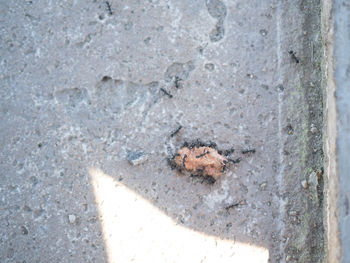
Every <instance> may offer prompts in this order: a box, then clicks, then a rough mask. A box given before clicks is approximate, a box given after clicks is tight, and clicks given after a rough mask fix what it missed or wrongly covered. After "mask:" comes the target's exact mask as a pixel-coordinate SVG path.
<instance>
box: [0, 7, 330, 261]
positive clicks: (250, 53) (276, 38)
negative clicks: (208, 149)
mask: <svg viewBox="0 0 350 263" xmlns="http://www.w3.org/2000/svg"><path fill="white" fill-rule="evenodd" d="M109 3H110V7H108V6H106V3H105V1H96V0H95V1H89V2H87V1H79V0H78V1H73V2H72V1H59V2H55V1H54V2H52V1H21V2H14V3H10V2H9V1H1V4H0V8H1V13H2V14H4V15H3V16H2V18H1V24H0V25H1V28H0V30H1V45H0V50H1V51H0V52H1V61H0V63H1V74H0V79H1V87H2V88H1V90H0V92H1V95H0V98H1V104H0V109H1V111H0V115H1V120H2V122H1V125H0V135H1V136H0V140H1V141H0V145H1V152H0V167H1V177H0V196H1V200H0V211H1V214H0V223H1V225H2V226H3V227H2V228H1V231H0V247H1V248H0V256H1V258H2V259H4V262H43V261H48V262H58V261H59V262H107V261H108V260H109V261H110V262H113V260H112V259H111V257H110V255H109V252H110V251H112V250H113V248H111V247H110V244H111V243H108V242H109V241H108V240H109V237H110V238H111V240H117V242H121V244H122V245H123V246H125V248H128V245H127V244H129V243H128V242H127V240H125V242H124V243H123V240H118V232H117V233H116V234H115V233H114V235H112V233H111V234H110V235H109V232H108V231H107V230H106V228H105V226H104V224H107V223H108V222H111V223H112V224H115V225H116V226H118V227H119V228H118V230H117V231H122V230H123V225H122V224H123V223H125V222H128V220H125V219H122V215H120V214H118V211H117V210H116V211H114V210H113V209H114V208H113V204H115V207H119V208H120V209H127V207H128V205H127V204H124V203H123V200H122V199H121V200H110V199H108V197H106V196H104V197H103V198H100V197H98V194H97V191H98V190H96V189H99V185H100V184H99V183H96V182H94V181H93V178H94V177H93V176H92V175H91V171H98V172H95V173H96V174H97V175H101V174H104V175H105V176H106V178H107V177H108V178H109V179H106V180H107V181H106V182H107V186H108V185H109V186H110V187H111V188H110V191H111V192H110V193H111V196H113V193H114V192H118V191H120V192H118V193H120V194H121V193H125V194H126V195H128V194H129V193H133V194H135V196H137V197H135V200H138V201H137V204H138V205H137V206H135V207H137V209H140V211H141V212H142V211H143V210H142V209H143V207H149V209H156V211H158V212H159V213H160V215H159V218H165V219H164V221H159V222H166V223H164V225H163V223H160V224H161V225H162V226H165V225H169V224H175V225H176V227H181V228H180V229H181V230H179V231H180V232H179V233H183V235H180V236H177V238H176V239H181V238H184V242H185V240H186V238H189V236H188V235H187V234H186V233H187V232H186V231H190V233H192V234H193V235H195V236H196V238H197V234H201V235H204V236H206V237H207V239H208V240H214V241H213V242H214V243H213V244H222V243H220V242H221V241H222V240H226V241H227V242H228V243H229V244H230V245H228V246H226V245H222V246H219V247H220V249H217V250H216V248H215V245H208V247H207V246H205V248H206V249H203V250H201V249H200V247H196V244H193V251H192V252H191V251H190V250H189V251H187V250H186V251H184V252H183V253H188V254H182V255H181V253H179V254H176V253H175V254H174V253H173V252H177V251H178V244H175V243H171V242H170V241H171V237H172V236H171V235H170V233H172V232H169V235H170V238H169V240H170V241H169V240H166V242H169V243H166V244H167V246H166V247H165V248H164V247H163V246H161V248H162V249H167V250H168V251H167V250H165V251H163V250H161V248H157V246H155V247H151V248H150V250H151V252H152V253H151V254H150V255H156V256H161V257H160V258H161V259H160V260H161V261H159V262H173V261H175V262H176V261H177V262H183V259H184V258H185V259H186V258H187V257H186V255H191V256H193V260H194V261H193V262H220V260H221V262H225V260H235V262H246V261H244V258H243V259H241V261H239V259H238V258H235V254H237V255H238V254H239V251H240V249H242V251H243V250H244V248H243V247H244V246H250V247H251V248H252V249H253V248H254V247H256V248H257V249H258V250H259V249H260V250H259V251H267V255H268V258H269V259H267V258H265V261H263V260H264V258H263V257H260V258H259V256H257V257H256V258H255V259H254V258H253V259H252V260H256V261H254V262H267V261H268V262H285V261H287V262H322V260H323V246H324V240H323V221H322V220H323V218H322V211H323V179H322V178H323V174H322V172H321V173H320V174H319V176H316V177H315V176H313V177H312V182H311V181H310V185H312V187H307V188H305V187H303V183H302V182H304V181H305V180H306V181H308V180H309V176H310V175H311V174H313V172H314V174H315V175H316V174H317V171H322V156H323V153H322V134H321V133H320V132H312V131H311V129H313V128H317V129H318V131H321V130H322V128H321V127H322V121H323V120H322V105H320V104H321V102H322V90H321V86H320V68H319V63H320V52H321V51H320V50H321V46H320V36H319V35H320V32H319V31H320V30H319V26H320V25H319V8H320V6H319V4H318V2H317V1H309V2H308V3H306V2H305V1H297V2H295V1H284V2H279V1H274V0H270V1H258V0H254V1H234V2H232V1H224V0H222V1H220V0H203V1H155V0H154V1H153V0H149V1H126V2H124V1H109ZM290 50H293V51H295V54H296V56H297V57H298V58H299V59H300V63H295V60H293V58H291V56H290V54H289V51H290ZM311 84H312V85H311ZM161 89H163V91H162V90H161ZM164 91H166V92H167V93H168V94H170V95H171V96H169V95H167V94H166V93H165V92H164ZM180 125H181V126H182V128H181V130H179V131H178V132H177V133H176V134H174V135H172V133H173V132H174V131H175V130H176V129H177V128H178V127H179V126H180ZM313 131H315V130H313ZM196 139H200V140H202V141H204V142H215V143H216V144H217V146H218V148H219V149H223V150H225V149H230V148H234V149H235V152H234V153H232V158H234V159H236V158H239V157H240V158H242V161H241V162H240V163H235V164H232V165H231V166H230V168H229V169H228V170H227V171H226V172H225V174H224V175H222V177H221V178H220V179H218V180H217V181H216V182H215V183H214V184H212V185H211V184H207V183H205V182H203V180H201V178H200V177H199V178H198V177H191V176H188V175H184V174H181V173H179V172H177V171H175V170H172V169H171V167H170V166H169V165H168V162H167V158H169V157H171V156H172V155H173V154H175V153H176V151H177V150H178V149H179V148H180V147H181V146H182V145H183V144H184V142H192V141H194V140H196ZM247 149H255V152H251V153H248V154H243V153H242V151H243V150H247ZM137 152H142V153H143V154H145V155H147V159H145V160H143V161H142V162H141V163H136V164H135V165H132V163H130V153H137ZM128 156H129V157H128ZM93 173H94V172H93ZM314 174H313V175H314ZM104 175H103V176H102V175H101V176H102V177H103V178H104ZM311 183H312V184H311ZM113 187H114V188H115V189H114V188H113ZM118 189H119V190H118ZM102 192H103V191H102ZM116 196H119V197H121V196H123V195H116ZM127 200H129V201H130V200H133V199H132V198H131V199H130V198H126V199H125V202H127ZM130 202H131V201H130ZM109 203H111V205H112V208H110V209H112V210H113V213H115V214H114V215H113V216H114V217H113V220H111V219H108V218H107V215H106V214H103V211H104V210H103V209H102V208H103V207H104V206H106V204H109ZM143 204H144V205H143ZM101 207H102V208H101ZM131 207H132V206H131ZM101 209H102V210H101ZM147 211H148V210H147ZM129 212H130V215H131V216H133V217H137V218H138V217H140V218H142V217H143V216H144V222H148V221H150V223H152V222H158V221H157V220H158V219H157V217H153V214H152V215H150V214H148V213H146V215H147V216H145V215H143V214H142V213H141V212H140V213H139V214H138V212H137V211H127V213H126V214H128V213H129ZM158 212H157V213H158ZM111 213H112V212H111ZM107 214H108V213H107ZM128 215H129V214H128ZM137 218H133V220H131V221H130V222H134V223H135V224H139V223H140V224H141V225H140V226H139V225H137V227H140V228H137V231H136V230H135V229H133V231H134V230H135V231H136V232H135V235H136V236H132V237H133V240H134V241H135V240H136V241H137V240H138V235H140V237H141V236H142V238H144V239H145V240H146V241H145V243H140V244H141V245H139V249H140V253H141V251H143V246H142V244H148V243H149V242H150V243H152V242H156V241H157V240H156V239H157V238H156V237H158V235H155V237H154V239H152V235H150V234H148V235H147V234H146V233H149V232H147V231H151V230H147V227H145V226H143V225H142V221H141V222H138V221H137V220H136V219H137ZM129 219H131V218H129ZM134 219H135V220H134ZM151 219H152V220H151ZM153 219H154V221H153ZM169 222H173V223H169ZM131 227H132V226H131ZM135 227H136V225H135ZM107 229H108V228H107ZM150 229H152V231H155V230H154V229H156V228H154V226H153V227H152V228H150ZM152 231H151V232H150V233H152ZM131 232H132V231H131ZM163 232H165V233H166V230H163ZM175 232H177V231H174V233H175ZM132 233H134V232H132ZM192 234H191V235H192ZM133 235H134V234H133ZM115 238H116V239H115ZM147 238H149V239H147ZM162 238H163V237H162ZM196 238H195V240H197V241H198V242H199V240H198V239H196ZM147 240H148V241H147ZM178 241H179V240H174V242H178ZM140 242H141V241H140ZM208 242H209V241H208ZM210 242H211V241H210ZM230 242H231V243H230ZM108 244H109V245H108ZM130 244H131V243H130ZM208 244H209V243H208ZM210 244H211V243H210ZM133 245H134V244H133ZM131 247H132V248H133V246H131ZM152 249H153V250H152ZM136 250H137V249H136ZM179 251H181V249H180V250H179ZM209 251H210V253H214V254H215V253H216V252H215V251H218V252H217V254H215V256H212V257H210V256H209V254H210V253H209ZM259 253H260V252H259ZM248 254H249V253H248ZM164 255H165V256H164ZM166 255H169V256H168V257H167V256H166ZM210 255H212V254H210ZM228 255H229V256H228ZM253 255H255V254H253ZM257 255H258V254H257ZM259 255H260V254H259ZM265 255H266V254H265ZM124 256H125V257H124V258H122V259H121V260H119V261H122V262H129V261H131V260H133V259H135V260H136V261H138V262H147V260H149V258H147V256H149V255H148V254H147V253H146V254H142V256H144V257H145V258H142V257H140V255H137V251H133V252H132V253H131V254H125V255H124ZM206 256H208V257H206ZM227 257H228V258H227ZM230 257H232V258H231V259H230ZM181 260H182V261H181ZM259 260H260V261H259ZM252 262H253V261H252Z"/></svg>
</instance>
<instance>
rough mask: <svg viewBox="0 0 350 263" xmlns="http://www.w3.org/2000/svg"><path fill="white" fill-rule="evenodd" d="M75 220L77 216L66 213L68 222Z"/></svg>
mask: <svg viewBox="0 0 350 263" xmlns="http://www.w3.org/2000/svg"><path fill="white" fill-rule="evenodd" d="M76 220H77V217H76V216H75V215H68V221H69V223H71V224H74V223H75V221H76Z"/></svg>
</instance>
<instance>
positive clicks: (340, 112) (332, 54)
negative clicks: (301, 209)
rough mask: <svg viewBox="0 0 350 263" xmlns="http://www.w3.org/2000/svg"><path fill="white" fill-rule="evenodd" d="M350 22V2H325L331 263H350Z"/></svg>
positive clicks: (328, 259)
mask: <svg viewBox="0 0 350 263" xmlns="http://www.w3.org/2000/svg"><path fill="white" fill-rule="evenodd" d="M349 19H350V4H349V3H348V1H341V0H334V1H330V0H324V1H323V17H322V26H323V35H324V44H325V68H324V73H325V82H324V84H325V92H326V94H325V115H326V116H325V120H326V121H325V125H326V127H325V155H326V174H327V177H328V178H327V185H326V189H327V209H326V217H327V218H326V222H327V239H328V245H327V261H328V262H350V251H349V250H348V249H346V248H349V247H350V236H349V235H347V233H349V231H350V216H349V184H350V177H349V170H350V163H349V158H350V156H349V150H348V149H349V148H350V140H349V130H350V122H349V120H348V115H349V106H350V105H349V103H350V90H349V86H350V74H349V70H350V53H349V52H348V50H347V49H348V47H349V46H350V25H349Z"/></svg>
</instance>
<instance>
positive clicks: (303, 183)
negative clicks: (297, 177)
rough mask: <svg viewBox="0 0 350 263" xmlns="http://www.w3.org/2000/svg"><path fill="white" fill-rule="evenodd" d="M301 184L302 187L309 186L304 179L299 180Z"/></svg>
mask: <svg viewBox="0 0 350 263" xmlns="http://www.w3.org/2000/svg"><path fill="white" fill-rule="evenodd" d="M301 185H302V187H303V188H304V189H306V188H308V186H309V184H308V182H307V181H306V180H302V181H301Z"/></svg>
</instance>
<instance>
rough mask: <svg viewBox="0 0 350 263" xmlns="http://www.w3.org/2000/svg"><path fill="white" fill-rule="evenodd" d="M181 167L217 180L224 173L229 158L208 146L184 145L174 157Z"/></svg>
mask: <svg viewBox="0 0 350 263" xmlns="http://www.w3.org/2000/svg"><path fill="white" fill-rule="evenodd" d="M174 161H175V164H176V165H177V166H178V167H180V168H181V169H185V170H186V171H188V172H191V173H194V174H196V175H202V176H211V177H213V178H214V179H215V180H217V179H218V178H219V177H220V175H222V173H223V171H224V169H225V166H226V164H227V163H228V160H227V159H226V158H225V157H224V156H222V155H221V154H219V153H218V152H217V150H215V149H214V148H211V147H207V146H201V147H192V148H189V147H186V146H184V147H182V148H181V149H180V150H179V151H178V152H177V154H176V155H175V158H174Z"/></svg>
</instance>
